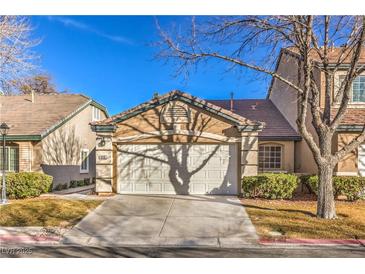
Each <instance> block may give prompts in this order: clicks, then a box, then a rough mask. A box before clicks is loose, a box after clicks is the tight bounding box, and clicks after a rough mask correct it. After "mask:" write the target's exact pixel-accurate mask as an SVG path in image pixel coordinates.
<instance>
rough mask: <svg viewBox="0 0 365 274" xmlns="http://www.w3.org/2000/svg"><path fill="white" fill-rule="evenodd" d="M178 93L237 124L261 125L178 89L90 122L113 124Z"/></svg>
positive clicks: (171, 98)
mask: <svg viewBox="0 0 365 274" xmlns="http://www.w3.org/2000/svg"><path fill="white" fill-rule="evenodd" d="M176 95H178V96H179V97H180V98H185V99H186V100H191V101H192V102H196V103H197V104H202V105H206V106H207V107H209V108H211V110H209V109H207V110H208V111H210V112H215V111H216V112H218V113H223V115H226V116H228V117H230V118H226V119H232V120H235V122H236V123H238V124H241V123H244V124H248V125H250V124H251V125H260V126H261V125H262V123H261V122H259V121H254V120H251V119H248V118H245V117H243V116H241V115H239V114H237V113H234V112H232V111H230V110H228V109H225V108H223V107H221V106H217V105H215V104H214V103H210V102H209V100H205V99H201V98H199V97H197V96H193V95H191V94H189V93H186V92H182V91H180V90H177V89H175V90H172V91H170V92H168V93H165V94H163V95H161V96H158V97H155V98H152V99H151V100H149V101H146V102H143V103H141V104H139V105H137V106H135V107H132V108H130V109H127V110H125V111H122V112H120V113H118V114H115V115H113V116H111V117H109V118H107V119H104V120H102V121H98V122H94V123H92V124H93V125H103V124H104V125H105V124H113V123H116V122H117V120H119V119H122V117H123V116H127V115H133V113H137V112H138V111H143V108H145V107H149V106H151V105H157V104H156V103H160V101H163V100H169V99H170V100H174V99H178V98H179V97H177V98H174V96H176Z"/></svg>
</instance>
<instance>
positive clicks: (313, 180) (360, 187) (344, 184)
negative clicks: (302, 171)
mask: <svg viewBox="0 0 365 274" xmlns="http://www.w3.org/2000/svg"><path fill="white" fill-rule="evenodd" d="M300 180H301V182H302V183H304V184H306V185H307V186H308V187H309V188H310V189H311V190H312V191H313V192H314V193H315V194H316V195H317V193H318V176H316V175H313V176H308V175H306V176H302V177H301V178H300ZM364 190H365V178H364V177H357V176H334V177H333V194H334V196H335V197H336V198H337V197H338V196H341V195H344V196H346V197H347V199H348V200H350V201H355V200H358V199H360V198H364V194H365V193H364Z"/></svg>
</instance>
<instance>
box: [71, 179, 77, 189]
mask: <svg viewBox="0 0 365 274" xmlns="http://www.w3.org/2000/svg"><path fill="white" fill-rule="evenodd" d="M74 187H77V181H75V180H72V181H70V188H74Z"/></svg>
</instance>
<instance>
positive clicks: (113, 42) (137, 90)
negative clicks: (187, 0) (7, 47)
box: [31, 16, 268, 114]
mask: <svg viewBox="0 0 365 274" xmlns="http://www.w3.org/2000/svg"><path fill="white" fill-rule="evenodd" d="M158 20H159V21H160V24H161V25H162V27H164V28H167V29H168V28H169V27H170V26H171V25H172V24H174V23H177V24H178V23H179V22H181V21H182V20H186V18H183V17H178V16H166V17H158ZM31 22H32V25H33V27H34V32H33V35H34V36H35V37H37V38H41V43H40V44H39V45H38V46H36V47H35V48H34V51H36V53H38V54H39V55H40V57H41V58H40V67H41V68H42V69H43V70H44V71H45V72H47V73H48V74H50V75H51V76H52V77H53V80H54V82H55V84H56V86H57V88H58V89H59V90H68V91H70V92H73V93H83V94H86V95H88V96H90V97H92V98H94V99H95V100H96V101H98V102H100V103H101V104H103V105H105V106H106V107H107V108H108V111H109V113H110V114H116V113H119V112H121V111H123V110H125V109H127V108H130V107H133V106H135V105H138V104H140V103H142V102H144V101H146V100H149V99H150V98H151V97H152V95H153V93H154V92H159V93H160V94H163V93H166V92H168V91H170V90H173V89H180V90H183V91H185V92H188V93H191V94H193V95H196V96H199V97H202V98H209V99H224V98H228V97H229V94H230V92H234V94H235V97H236V98H264V97H265V95H266V92H267V87H268V83H267V81H266V82H265V81H262V80H253V76H254V75H252V73H250V72H248V71H245V72H243V73H242V74H237V73H229V72H227V68H228V66H227V64H224V63H217V62H209V63H208V64H207V65H202V66H199V67H198V70H197V71H192V73H191V75H190V77H189V79H184V78H183V77H178V78H176V77H174V74H175V69H176V67H174V66H173V65H172V64H165V62H162V61H161V60H156V59H155V58H154V56H155V54H156V52H157V51H158V49H157V48H155V47H153V46H151V43H153V42H156V41H158V39H159V36H158V31H157V30H156V26H155V21H154V17H152V16H52V17H49V16H33V17H31Z"/></svg>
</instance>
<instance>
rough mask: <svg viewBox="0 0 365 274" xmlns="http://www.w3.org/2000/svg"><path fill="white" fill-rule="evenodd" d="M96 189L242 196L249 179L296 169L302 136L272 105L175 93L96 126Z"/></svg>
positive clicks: (266, 101)
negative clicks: (244, 181)
mask: <svg viewBox="0 0 365 274" xmlns="http://www.w3.org/2000/svg"><path fill="white" fill-rule="evenodd" d="M92 128H93V130H94V131H95V132H96V133H97V146H96V191H97V192H99V193H102V192H116V193H154V194H175V193H177V194H207V193H208V194H238V193H240V182H241V178H242V176H248V175H256V174H257V173H258V172H262V171H276V172H294V171H295V170H294V155H295V151H294V147H295V142H297V141H300V140H301V138H300V136H299V135H298V134H297V133H296V131H295V130H294V129H293V128H292V127H291V126H290V124H289V123H288V121H287V120H286V119H285V118H284V116H283V115H282V114H281V113H280V112H279V111H278V109H277V108H276V107H275V105H274V104H273V103H272V102H271V101H270V100H211V101H206V100H202V99H199V98H197V97H194V96H191V95H189V94H186V93H182V92H180V91H172V92H170V93H168V94H165V95H163V96H159V97H156V98H153V99H152V100H151V101H149V102H146V103H143V104H141V105H139V106H136V107H134V108H132V109H130V110H127V111H124V112H122V113H120V114H117V115H115V116H112V117H110V118H107V119H105V120H103V121H100V122H94V123H92Z"/></svg>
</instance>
